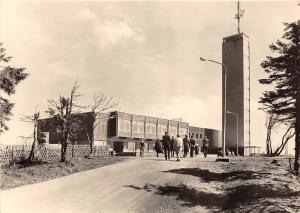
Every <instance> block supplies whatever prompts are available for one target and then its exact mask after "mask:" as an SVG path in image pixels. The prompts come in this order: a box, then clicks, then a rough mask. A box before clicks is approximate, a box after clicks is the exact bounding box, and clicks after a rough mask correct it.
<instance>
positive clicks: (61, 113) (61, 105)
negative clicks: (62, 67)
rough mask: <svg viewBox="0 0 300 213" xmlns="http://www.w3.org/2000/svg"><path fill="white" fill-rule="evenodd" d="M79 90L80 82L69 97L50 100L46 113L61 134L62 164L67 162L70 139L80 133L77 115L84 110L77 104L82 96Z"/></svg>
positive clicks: (76, 83) (75, 84)
mask: <svg viewBox="0 0 300 213" xmlns="http://www.w3.org/2000/svg"><path fill="white" fill-rule="evenodd" d="M78 89H79V85H78V82H77V81H75V83H74V86H73V87H72V89H71V92H70V96H69V97H64V96H60V97H59V100H57V101H55V100H52V99H51V100H48V103H49V106H48V110H47V111H46V112H48V113H49V114H50V116H51V117H52V118H53V119H54V125H55V126H56V127H57V131H58V132H60V133H61V137H60V139H61V162H65V161H66V152H67V147H68V144H69V142H70V138H72V137H74V135H75V134H76V133H78V126H79V125H78V123H79V122H80V121H79V119H78V116H76V114H77V113H79V112H80V111H79V110H80V109H81V108H83V107H82V106H79V105H78V104H77V101H78V98H79V97H80V96H81V94H80V93H79V92H78ZM75 110H78V111H75Z"/></svg>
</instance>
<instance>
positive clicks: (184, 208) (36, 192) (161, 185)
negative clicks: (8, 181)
mask: <svg viewBox="0 0 300 213" xmlns="http://www.w3.org/2000/svg"><path fill="white" fill-rule="evenodd" d="M214 160H215V157H213V156H210V157H208V158H206V159H205V158H203V157H202V156H198V157H197V158H194V159H191V158H186V159H182V161H181V162H176V161H175V159H172V160H171V161H165V160H164V159H163V158H162V157H160V158H156V157H145V158H137V159H134V160H131V161H125V162H122V163H119V164H115V165H110V166H106V167H102V168H98V169H94V170H89V171H85V172H80V173H76V174H72V175H69V176H66V177H61V178H57V179H54V180H50V181H46V182H42V183H37V184H32V185H27V186H22V187H19V188H15V189H10V190H4V191H2V192H1V213H15V212H16V213H27V212H30V213H35V212H38V213H68V212H70V213H79V212H80V213H86V212H93V213H94V212H210V211H211V210H212V209H213V208H215V206H218V205H212V204H211V202H212V203H213V202H214V201H213V200H210V199H211V198H209V197H206V196H205V195H206V193H209V194H215V195H216V196H218V194H219V193H220V190H218V189H219V186H217V185H216V184H215V183H214V184H212V183H211V182H205V181H203V180H202V179H199V177H197V176H195V175H191V174H189V171H193V168H196V167H198V168H200V167H201V169H208V167H209V170H215V172H220V168H219V167H218V164H217V163H212V162H213V161H214ZM214 167H215V168H214ZM199 199H200V200H199Z"/></svg>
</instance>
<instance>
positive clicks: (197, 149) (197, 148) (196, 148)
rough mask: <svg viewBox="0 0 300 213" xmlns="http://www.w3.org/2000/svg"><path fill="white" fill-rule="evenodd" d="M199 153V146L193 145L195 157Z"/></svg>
mask: <svg viewBox="0 0 300 213" xmlns="http://www.w3.org/2000/svg"><path fill="white" fill-rule="evenodd" d="M199 151H200V148H199V144H196V145H195V156H197V155H199Z"/></svg>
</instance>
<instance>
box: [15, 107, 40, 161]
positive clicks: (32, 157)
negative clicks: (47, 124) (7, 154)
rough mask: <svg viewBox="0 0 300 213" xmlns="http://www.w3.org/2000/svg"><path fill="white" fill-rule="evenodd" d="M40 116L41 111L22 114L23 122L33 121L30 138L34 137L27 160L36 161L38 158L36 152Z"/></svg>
mask: <svg viewBox="0 0 300 213" xmlns="http://www.w3.org/2000/svg"><path fill="white" fill-rule="evenodd" d="M39 117H40V113H39V112H35V113H34V114H33V115H32V116H22V117H21V119H20V120H21V121H23V122H29V123H33V134H32V136H31V137H30V138H33V142H32V145H31V150H30V154H29V156H28V158H27V161H35V160H36V157H37V156H36V153H37V149H36V148H37V141H38V135H37V134H38V131H37V128H38V119H39Z"/></svg>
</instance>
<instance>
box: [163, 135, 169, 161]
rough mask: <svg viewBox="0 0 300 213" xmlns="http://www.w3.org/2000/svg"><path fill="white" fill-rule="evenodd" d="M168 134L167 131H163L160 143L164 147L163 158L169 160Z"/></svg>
mask: <svg viewBox="0 0 300 213" xmlns="http://www.w3.org/2000/svg"><path fill="white" fill-rule="evenodd" d="M170 141H171V139H170V136H169V135H168V132H165V135H164V136H163V138H162V145H163V147H164V153H165V159H166V160H167V159H169V160H170V149H171V145H170Z"/></svg>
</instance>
